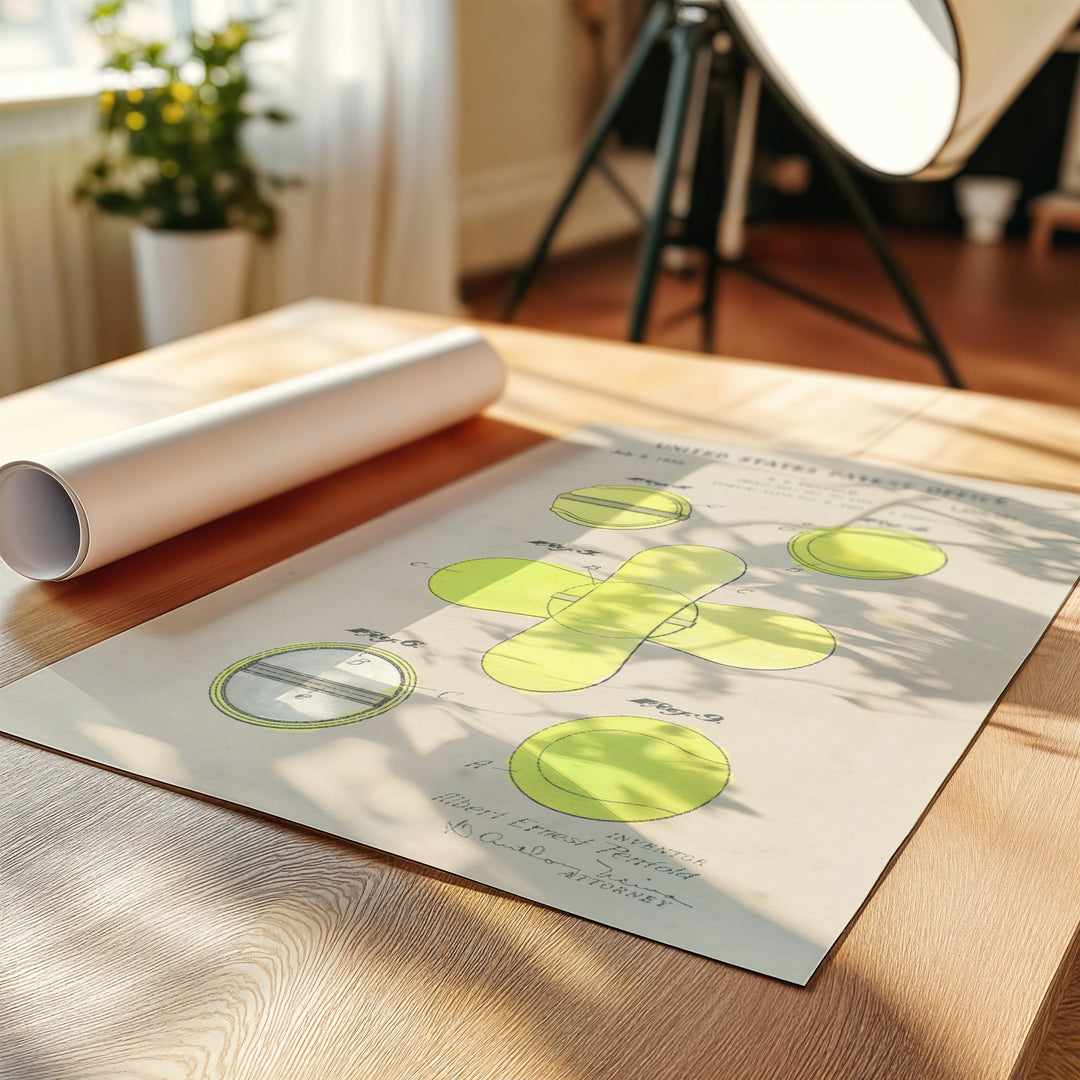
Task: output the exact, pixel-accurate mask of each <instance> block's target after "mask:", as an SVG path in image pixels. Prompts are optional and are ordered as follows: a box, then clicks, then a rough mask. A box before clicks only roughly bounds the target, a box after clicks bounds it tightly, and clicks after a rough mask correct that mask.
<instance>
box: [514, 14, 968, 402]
mask: <svg viewBox="0 0 1080 1080" xmlns="http://www.w3.org/2000/svg"><path fill="white" fill-rule="evenodd" d="M721 31H726V32H727V33H728V34H730V35H731V37H732V39H733V40H734V41H735V42H736V43H738V38H737V35H735V34H734V33H733V31H732V27H731V26H730V25H729V24H728V20H727V18H726V17H725V13H724V5H723V0H654V2H653V5H652V7H651V8H650V9H649V12H648V14H647V15H646V18H645V21H644V23H643V24H642V27H641V30H640V31H639V33H638V36H637V39H636V40H635V42H634V45H633V48H632V49H631V52H630V56H629V57H628V59H627V61H626V64H625V67H624V68H623V71H622V73H621V75H620V76H619V80H618V82H617V84H616V86H615V88H614V90H613V91H612V93H611V94H610V96H609V97H608V99H607V101H606V102H605V103H604V105H603V107H602V109H601V111H600V115H599V116H598V117H597V119H596V121H595V123H594V125H593V128H592V130H591V132H590V133H589V136H588V139H587V141H586V144H585V147H584V149H583V151H582V154H581V157H580V159H579V161H578V164H577V168H576V169H575V171H574V173H573V175H572V176H571V178H570V181H569V183H568V184H567V186H566V189H565V190H564V192H563V194H562V197H561V198H560V199H559V201H558V203H557V204H556V206H555V209H554V210H553V212H552V214H551V216H550V218H549V219H548V222H547V224H546V225H545V227H544V230H543V232H542V234H541V236H540V239H539V240H538V241H537V244H536V247H535V248H534V250H533V253H532V255H531V257H530V258H529V261H528V263H526V265H525V267H524V269H523V270H522V271H521V273H520V274H519V275H518V277H517V280H516V281H515V284H514V288H513V292H512V293H511V296H510V298H509V300H508V301H507V304H506V307H505V309H504V314H503V317H504V319H506V320H509V319H511V318H513V315H514V312H515V311H516V309H517V306H518V304H519V303H520V302H521V299H522V297H524V295H525V294H526V292H528V290H529V288H530V286H531V285H532V283H533V281H534V279H535V278H536V275H537V273H538V272H539V270H540V267H541V265H542V264H543V262H544V260H545V259H546V257H547V254H548V249H549V248H550V246H551V242H552V239H553V238H554V236H555V233H556V231H557V230H558V228H559V225H560V223H561V222H562V219H563V217H564V216H565V215H566V212H567V210H569V208H570V206H571V204H572V203H573V201H574V197H575V196H576V195H577V192H578V190H579V189H580V187H581V185H582V183H583V182H584V180H585V178H586V176H587V175H588V174H589V172H590V170H591V169H592V168H593V167H594V166H598V167H599V168H600V169H601V171H602V172H603V174H604V175H605V176H606V177H607V178H608V179H609V180H610V181H611V182H612V183H613V186H614V187H615V189H616V191H617V192H618V193H619V194H620V195H621V196H622V197H624V198H626V199H628V200H629V201H631V203H632V204H633V205H634V207H635V209H636V210H637V211H638V212H639V214H640V216H641V217H642V218H643V219H644V223H645V232H644V236H643V239H642V244H641V252H640V255H639V258H638V271H637V281H636V285H635V291H634V300H633V304H632V307H631V312H630V322H629V328H628V331H627V338H628V340H630V341H636V342H640V341H643V340H644V339H645V330H646V327H647V325H648V320H649V310H650V307H651V304H652V296H653V291H654V289H655V285H656V275H657V271H658V269H659V264H660V253H661V250H662V249H663V247H664V246H665V245H667V244H676V245H678V246H681V247H700V248H701V249H702V250H703V251H704V258H705V273H704V275H703V288H704V295H703V298H702V304H701V308H700V312H701V316H702V331H703V348H704V350H705V351H707V352H709V351H712V347H713V334H714V323H715V306H716V299H715V298H716V291H717V276H718V272H719V270H720V268H721V267H730V268H731V269H734V270H738V271H740V272H742V273H746V274H748V275H750V276H752V277H754V278H756V279H757V280H759V281H762V282H764V283H765V284H768V285H770V286H772V287H773V288H776V289H780V290H782V291H783V292H785V293H787V294H788V295H790V296H793V297H795V298H796V299H799V300H802V301H804V302H806V303H809V304H813V305H815V306H817V307H820V308H822V309H823V310H825V311H827V312H829V313H830V314H832V315H835V316H837V317H838V318H842V319H845V320H847V321H848V322H851V323H854V324H855V325H857V326H860V327H862V328H863V329H865V330H868V331H870V332H872V333H876V334H878V335H880V336H882V337H885V338H888V339H889V340H891V341H894V342H897V343H899V344H902V345H906V346H908V347H910V348H914V349H918V350H920V351H922V352H926V353H929V354H930V355H931V356H932V357H933V358H934V360H935V361H936V363H937V366H938V369H939V370H940V372H941V375H942V378H943V379H944V381H945V383H946V384H947V385H949V386H953V387H961V386H962V385H963V384H962V383H961V381H960V378H959V376H958V375H957V373H956V370H955V368H954V367H953V364H952V361H951V360H950V358H949V355H948V353H947V351H946V349H945V346H944V344H943V343H942V341H941V339H940V338H939V336H938V334H937V332H936V331H935V330H934V327H933V325H932V324H931V322H930V320H929V318H928V317H927V315H926V312H925V311H924V309H923V307H922V304H921V303H920V301H919V298H918V296H917V295H916V293H915V290H914V289H913V287H912V285H911V283H910V281H909V280H908V278H907V275H906V274H905V273H904V271H903V269H902V267H901V266H900V264H899V262H898V261H897V259H896V256H895V255H894V253H893V251H892V248H891V247H890V246H889V243H888V241H887V239H886V238H885V235H884V233H883V232H882V230H881V226H880V224H879V223H878V221H877V218H876V217H875V215H874V212H873V210H872V209H871V207H870V204H869V203H868V202H867V200H866V198H865V196H864V195H863V193H862V191H861V189H860V188H859V186H858V185H857V184H856V182H855V180H854V178H853V177H852V175H851V173H850V171H849V170H848V168H847V166H846V164H845V163H844V161H843V160H842V159H841V156H840V154H839V153H838V152H837V151H836V150H835V149H834V148H833V147H832V145H831V144H829V143H828V142H827V141H826V140H825V139H824V138H823V137H822V136H821V135H820V134H819V133H818V132H817V131H816V130H814V129H813V128H812V127H811V126H810V125H809V124H808V123H807V122H806V121H804V120H803V119H802V118H801V117H800V116H799V115H798V114H797V113H795V111H794V110H792V115H793V116H794V117H795V119H796V122H797V123H798V125H799V127H800V128H802V130H803V132H804V134H805V135H806V136H807V138H808V139H809V141H810V145H811V146H812V148H813V150H814V152H815V154H816V156H817V157H818V158H819V159H820V160H821V162H822V163H823V164H824V166H825V167H826V169H827V170H828V172H829V174H830V175H831V176H832V178H833V180H834V182H835V183H836V185H837V186H838V188H839V190H840V192H841V194H842V195H843V197H844V199H845V200H846V201H847V203H848V205H849V207H850V208H851V211H852V213H853V214H854V216H855V220H856V221H857V222H858V224H859V226H860V227H861V229H862V231H863V234H864V235H865V236H866V239H867V241H868V242H869V244H870V247H871V249H872V250H873V252H874V254H875V256H876V257H877V260H878V262H879V263H880V265H881V267H882V269H883V270H884V272H885V274H886V276H887V277H888V278H889V280H890V282H891V283H892V285H893V288H894V289H895V290H896V292H897V295H898V296H899V298H900V301H901V302H902V303H903V305H904V307H905V309H906V311H907V313H908V316H909V318H910V319H911V321H912V323H913V324H914V325H915V327H916V329H917V330H918V331H919V335H920V336H919V337H917V338H916V337H910V336H908V335H906V334H903V333H900V332H899V331H897V330H894V329H893V328H892V327H889V326H887V325H885V324H884V323H880V322H878V321H877V320H875V319H872V318H870V317H868V316H866V315H863V314H861V313H860V312H857V311H854V310H852V309H851V308H848V307H845V306H844V305H842V304H838V303H836V302H834V301H832V300H829V299H827V298H825V297H821V296H818V295H817V294H815V293H811V292H809V291H808V290H806V289H803V288H801V287H799V286H797V285H795V284H793V283H791V282H788V281H785V280H784V279H783V278H780V277H778V276H777V275H775V274H773V273H771V272H770V271H768V270H765V269H764V268H762V267H759V266H756V265H754V264H753V263H751V262H749V261H748V260H746V259H744V258H743V257H742V256H741V254H740V255H736V256H734V257H733V256H732V255H731V254H729V253H723V252H721V251H718V250H717V244H716V233H717V226H718V225H719V222H720V220H721V215H722V213H724V212H725V202H726V203H727V204H728V206H727V210H728V211H731V210H733V209H736V208H735V207H733V206H732V205H731V204H732V203H733V201H734V203H736V204H737V203H738V202H739V191H738V190H737V189H738V187H739V183H740V182H741V183H745V169H746V163H745V161H744V162H743V169H742V172H743V175H742V177H741V178H740V177H739V176H734V177H733V172H732V170H733V167H734V165H735V163H736V157H737V156H741V157H742V158H744V159H745V157H746V138H745V135H746V131H745V125H743V132H742V135H743V137H742V139H740V132H739V131H738V130H737V129H738V128H739V126H740V124H741V122H742V120H743V118H742V117H741V116H740V105H741V104H742V95H743V75H744V72H745V69H746V67H747V65H752V64H753V59H752V58H749V57H747V55H746V50H745V49H739V50H736V49H735V48H732V49H730V50H729V51H728V52H727V53H718V52H717V51H716V50H715V49H714V47H713V39H714V38H715V37H716V35H717V34H719V33H720V32H721ZM665 38H666V39H667V41H668V45H669V47H670V50H671V71H670V74H669V76H668V83H667V90H666V93H665V98H664V107H663V112H662V114H661V118H660V129H659V134H658V136H657V141H656V183H655V190H654V195H653V203H652V208H651V211H650V212H648V213H645V212H644V211H642V210H641V208H640V207H637V206H636V204H635V203H633V200H632V199H631V198H630V196H629V193H628V192H626V190H625V189H624V188H623V187H622V185H621V184H619V183H618V182H617V178H615V177H614V176H613V175H612V174H611V173H610V172H608V170H607V169H605V168H604V167H603V165H602V163H601V162H600V161H599V155H600V151H601V149H602V147H603V144H604V143H605V141H606V140H607V137H608V135H610V134H611V132H612V130H613V129H614V127H615V122H616V119H617V117H618V115H619V111H620V109H621V108H622V106H623V104H624V102H625V101H626V99H627V98H628V96H629V95H630V93H631V91H632V90H633V89H634V87H635V85H636V83H637V81H638V79H639V78H640V77H641V74H642V71H643V69H644V67H645V63H646V60H647V59H648V57H649V55H650V53H651V52H652V50H653V49H654V48H655V47H656V46H658V45H659V44H660V43H661V42H663V41H664V39H665ZM757 74H758V73H757V72H756V69H755V75H757ZM703 77H706V78H711V79H712V81H713V84H714V85H716V86H718V87H719V93H720V95H721V97H722V99H723V108H722V110H721V112H722V116H723V137H724V138H723V141H724V145H723V150H722V153H721V157H722V168H723V175H722V177H720V178H719V181H718V182H717V183H715V184H713V185H712V191H711V192H710V193H709V194H708V195H707V202H706V205H705V207H704V208H703V211H704V212H703V214H702V216H703V217H704V219H705V220H706V221H708V222H709V223H710V224H711V229H705V230H704V231H703V233H702V235H701V236H699V237H697V238H696V239H695V238H691V237H688V236H687V235H686V233H685V229H682V232H680V231H679V230H680V227H681V226H682V224H683V223H682V222H681V221H680V220H678V219H675V218H673V216H672V213H671V200H672V193H673V191H674V186H675V179H676V175H677V172H678V168H679V163H680V158H681V156H682V154H683V149H684V148H683V143H684V134H685V131H686V126H687V113H688V107H689V105H690V102H691V96H692V90H693V87H694V84H695V80H696V79H698V80H700V79H702V78H703ZM699 85H700V84H699ZM778 96H780V100H781V101H783V97H782V95H778ZM750 122H751V124H752V123H753V117H751V118H750ZM706 126H707V125H706ZM701 130H702V131H704V130H705V128H702V129H701ZM740 143H741V150H742V153H741V155H740V154H739V151H740ZM699 159H700V155H699ZM732 196H734V200H733V198H732ZM738 212H739V213H741V208H738Z"/></svg>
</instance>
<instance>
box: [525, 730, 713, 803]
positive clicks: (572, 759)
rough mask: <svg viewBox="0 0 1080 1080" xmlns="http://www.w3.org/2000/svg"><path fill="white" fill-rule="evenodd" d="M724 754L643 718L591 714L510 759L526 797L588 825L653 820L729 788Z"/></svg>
mask: <svg viewBox="0 0 1080 1080" xmlns="http://www.w3.org/2000/svg"><path fill="white" fill-rule="evenodd" d="M730 777H731V767H730V764H729V762H728V758H727V755H726V754H725V753H724V751H723V750H721V749H720V747H718V746H717V745H716V744H715V743H713V742H712V741H711V740H709V739H707V738H706V737H705V736H704V735H702V734H701V732H700V731H695V730H694V729H693V728H689V727H685V726H683V725H682V724H671V723H668V722H667V721H665V720H653V719H651V718H649V717H646V716H592V717H586V718H585V719H582V720H567V721H565V722H564V723H561V724H554V725H552V726H551V727H548V728H544V729H543V730H542V731H538V732H537V733H536V734H535V735H533V736H531V737H530V738H528V739H526V740H525V742H523V743H522V744H521V745H520V746H519V747H518V748H517V749H516V750H515V751H514V752H513V754H512V755H511V756H510V779H511V780H512V781H513V782H514V784H515V785H516V786H517V787H518V789H519V790H520V791H521V792H522V793H523V794H525V795H527V796H528V797H529V798H530V799H533V800H534V801H535V802H538V803H540V804H541V805H543V806H546V807H548V809H550V810H557V811H558V812H559V813H562V814H572V815H573V816H575V817H581V818H590V819H592V820H594V821H657V820H659V819H662V818H669V817H674V816H675V815H677V814H685V813H687V812H689V811H690V810H696V809H698V808H699V807H701V806H704V805H705V804H706V803H707V802H709V801H710V800H711V799H714V798H716V796H717V795H719V794H720V792H721V791H723V790H724V788H725V787H726V786H727V782H728V780H729V779H730Z"/></svg>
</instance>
